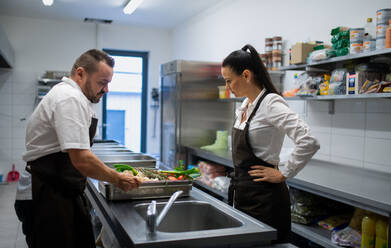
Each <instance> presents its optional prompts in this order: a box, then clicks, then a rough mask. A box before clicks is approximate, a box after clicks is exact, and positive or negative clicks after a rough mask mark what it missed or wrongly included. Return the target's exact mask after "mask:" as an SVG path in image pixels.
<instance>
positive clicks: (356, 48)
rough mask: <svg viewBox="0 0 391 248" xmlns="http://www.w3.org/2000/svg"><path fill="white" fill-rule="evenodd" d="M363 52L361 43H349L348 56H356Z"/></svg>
mask: <svg viewBox="0 0 391 248" xmlns="http://www.w3.org/2000/svg"><path fill="white" fill-rule="evenodd" d="M362 50H363V43H362V42H351V43H350V50H349V53H350V54H357V53H361V52H362Z"/></svg>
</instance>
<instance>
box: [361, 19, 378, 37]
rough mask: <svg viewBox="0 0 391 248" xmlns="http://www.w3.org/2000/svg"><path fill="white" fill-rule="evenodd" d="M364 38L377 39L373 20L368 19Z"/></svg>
mask: <svg viewBox="0 0 391 248" xmlns="http://www.w3.org/2000/svg"><path fill="white" fill-rule="evenodd" d="M364 37H369V38H372V39H374V38H376V27H375V24H374V23H373V22H372V18H367V23H366V24H365V27H364Z"/></svg>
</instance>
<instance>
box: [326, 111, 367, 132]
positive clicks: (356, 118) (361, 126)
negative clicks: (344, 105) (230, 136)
mask: <svg viewBox="0 0 391 248" xmlns="http://www.w3.org/2000/svg"><path fill="white" fill-rule="evenodd" d="M332 123H333V127H332V129H331V133H332V134H333V135H348V136H359V137H364V135H365V114H364V113H337V112H336V113H335V114H334V115H332Z"/></svg>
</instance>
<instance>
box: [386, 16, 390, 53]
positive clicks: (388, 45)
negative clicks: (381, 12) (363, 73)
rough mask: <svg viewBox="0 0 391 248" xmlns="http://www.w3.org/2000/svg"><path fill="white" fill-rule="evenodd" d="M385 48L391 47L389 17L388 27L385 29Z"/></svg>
mask: <svg viewBox="0 0 391 248" xmlns="http://www.w3.org/2000/svg"><path fill="white" fill-rule="evenodd" d="M386 48H391V19H390V20H388V27H387V30H386Z"/></svg>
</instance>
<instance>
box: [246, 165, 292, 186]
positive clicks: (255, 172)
mask: <svg viewBox="0 0 391 248" xmlns="http://www.w3.org/2000/svg"><path fill="white" fill-rule="evenodd" d="M251 169H252V170H249V171H248V174H249V175H250V176H252V177H257V178H255V179H253V181H254V182H269V183H281V182H283V181H285V179H286V178H285V177H284V176H283V175H282V173H281V172H280V171H279V170H277V169H274V168H270V167H266V166H262V165H253V166H251Z"/></svg>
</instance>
